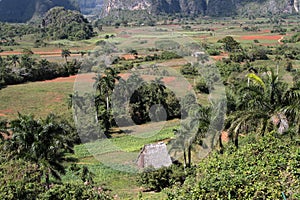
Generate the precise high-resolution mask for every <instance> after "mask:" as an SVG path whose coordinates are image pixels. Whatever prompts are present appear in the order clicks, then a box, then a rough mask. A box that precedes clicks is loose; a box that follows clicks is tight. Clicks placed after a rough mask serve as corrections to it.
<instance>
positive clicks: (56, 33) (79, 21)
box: [43, 7, 94, 40]
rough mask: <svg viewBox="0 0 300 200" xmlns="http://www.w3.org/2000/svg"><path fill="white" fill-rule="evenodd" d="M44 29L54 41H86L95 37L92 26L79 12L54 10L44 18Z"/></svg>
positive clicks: (58, 8)
mask: <svg viewBox="0 0 300 200" xmlns="http://www.w3.org/2000/svg"><path fill="white" fill-rule="evenodd" d="M43 27H44V28H45V32H46V33H47V35H48V37H50V38H52V39H69V40H84V39H89V38H91V37H92V36H93V35H94V32H93V28H92V26H91V24H90V23H89V22H88V21H87V19H85V18H84V17H83V15H81V14H80V13H79V12H77V11H71V10H65V9H64V8H62V7H57V8H52V9H51V10H49V11H48V12H47V13H46V15H45V17H44V18H43Z"/></svg>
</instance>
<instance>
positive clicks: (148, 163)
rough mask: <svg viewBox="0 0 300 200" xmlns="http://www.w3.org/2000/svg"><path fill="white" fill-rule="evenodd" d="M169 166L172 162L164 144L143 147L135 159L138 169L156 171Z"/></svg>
mask: <svg viewBox="0 0 300 200" xmlns="http://www.w3.org/2000/svg"><path fill="white" fill-rule="evenodd" d="M171 164H172V160H171V157H170V155H169V153H168V149H167V145H166V144H165V143H164V142H160V143H157V144H147V145H145V146H144V147H143V149H142V151H141V153H140V154H139V156H138V159H137V165H138V167H139V168H146V167H154V168H155V169H158V168H161V167H168V166H170V165H171Z"/></svg>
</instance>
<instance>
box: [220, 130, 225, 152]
mask: <svg viewBox="0 0 300 200" xmlns="http://www.w3.org/2000/svg"><path fill="white" fill-rule="evenodd" d="M219 145H220V154H223V153H224V149H223V148H224V146H223V142H222V133H221V134H220V136H219Z"/></svg>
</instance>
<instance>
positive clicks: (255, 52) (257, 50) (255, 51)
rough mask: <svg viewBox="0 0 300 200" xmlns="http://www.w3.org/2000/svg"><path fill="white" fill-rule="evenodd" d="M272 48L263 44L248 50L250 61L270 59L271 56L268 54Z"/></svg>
mask: <svg viewBox="0 0 300 200" xmlns="http://www.w3.org/2000/svg"><path fill="white" fill-rule="evenodd" d="M270 53H271V52H270V50H268V49H267V48H265V47H262V46H255V47H253V48H252V49H250V50H249V51H248V52H247V57H248V58H249V59H250V61H255V60H268V59H269V57H268V55H267V54H270Z"/></svg>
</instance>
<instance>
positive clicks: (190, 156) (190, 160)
mask: <svg viewBox="0 0 300 200" xmlns="http://www.w3.org/2000/svg"><path fill="white" fill-rule="evenodd" d="M191 164H192V145H190V146H189V147H188V165H187V167H191Z"/></svg>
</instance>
